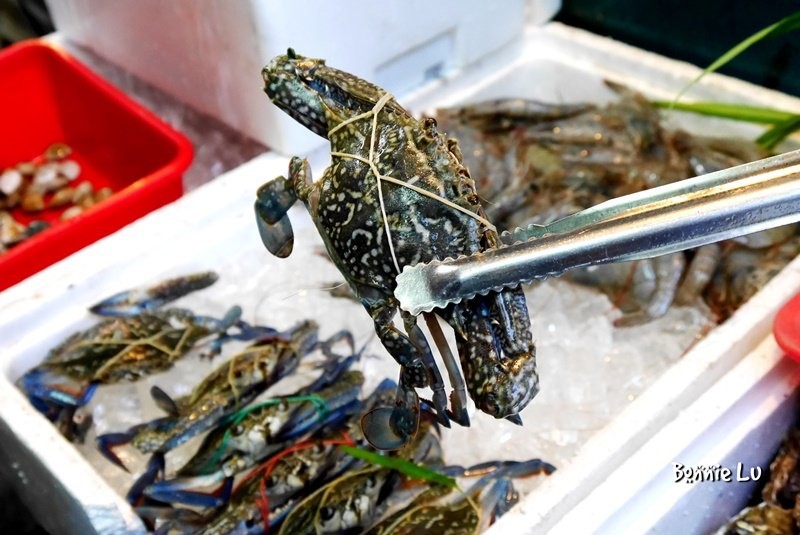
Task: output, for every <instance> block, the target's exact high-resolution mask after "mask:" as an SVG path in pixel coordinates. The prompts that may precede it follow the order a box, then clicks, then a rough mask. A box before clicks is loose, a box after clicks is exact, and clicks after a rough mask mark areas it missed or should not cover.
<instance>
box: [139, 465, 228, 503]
mask: <svg viewBox="0 0 800 535" xmlns="http://www.w3.org/2000/svg"><path fill="white" fill-rule="evenodd" d="M219 475H220V473H219V472H216V473H214V474H213V476H214V477H210V476H197V477H192V478H183V479H173V480H171V481H160V482H158V483H156V484H153V485H150V486H149V487H147V488H146V489H144V495H145V496H147V497H148V498H150V499H152V500H157V501H160V502H165V503H182V504H186V505H192V506H195V507H207V508H208V507H221V506H223V505H225V504H227V503H228V501H229V500H230V497H231V491H232V490H233V480H234V478H233V477H232V476H231V477H226V478H224V479H223V481H222V485H221V486H220V487H219V488H217V489H216V490H215V491H214V492H211V493H209V492H201V491H198V490H191V489H197V488H203V487H209V486H211V485H216V484H217V483H219V481H220V477H219Z"/></svg>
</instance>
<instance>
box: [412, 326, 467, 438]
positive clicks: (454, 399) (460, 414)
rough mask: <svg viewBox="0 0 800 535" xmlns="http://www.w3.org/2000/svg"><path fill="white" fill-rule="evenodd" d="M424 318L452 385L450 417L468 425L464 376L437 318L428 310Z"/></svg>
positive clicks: (462, 424)
mask: <svg viewBox="0 0 800 535" xmlns="http://www.w3.org/2000/svg"><path fill="white" fill-rule="evenodd" d="M422 316H423V317H424V318H425V323H426V324H427V325H428V330H429V331H430V333H431V336H432V337H433V342H434V344H435V345H436V347H437V348H438V349H439V354H440V355H441V356H442V361H444V366H445V368H446V369H447V375H448V377H449V378H450V384H451V385H452V386H453V391H452V393H451V394H450V404H451V406H452V412H451V413H450V415H451V418H452V419H453V420H455V421H456V423H457V424H459V425H461V426H464V427H469V414H467V386H466V384H465V383H464V377H463V376H462V375H461V370H460V369H459V368H458V363H457V362H456V359H455V357H454V356H453V352H452V351H450V347H449V346H448V345H447V340H446V339H445V337H444V333H443V332H442V328H441V327H440V326H439V320H437V319H436V316H435V315H434V314H432V313H430V312H425V313H423V314H422Z"/></svg>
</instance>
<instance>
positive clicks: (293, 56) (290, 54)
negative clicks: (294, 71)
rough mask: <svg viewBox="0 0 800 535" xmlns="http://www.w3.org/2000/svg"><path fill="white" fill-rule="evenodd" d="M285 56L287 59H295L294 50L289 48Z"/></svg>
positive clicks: (295, 53)
mask: <svg viewBox="0 0 800 535" xmlns="http://www.w3.org/2000/svg"><path fill="white" fill-rule="evenodd" d="M286 56H287V57H288V58H289V59H297V52H295V51H294V48H289V49H287V50H286Z"/></svg>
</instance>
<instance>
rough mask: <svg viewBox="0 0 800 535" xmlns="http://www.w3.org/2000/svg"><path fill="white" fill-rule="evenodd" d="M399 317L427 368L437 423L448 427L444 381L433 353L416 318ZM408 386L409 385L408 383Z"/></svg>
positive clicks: (404, 314) (403, 313)
mask: <svg viewBox="0 0 800 535" xmlns="http://www.w3.org/2000/svg"><path fill="white" fill-rule="evenodd" d="M401 316H402V318H403V324H404V325H405V329H406V332H407V333H408V336H409V338H410V339H411V342H412V343H413V344H414V345H415V346H416V347H417V348H418V350H419V353H420V355H422V358H423V361H424V364H425V366H426V367H427V368H428V374H429V375H430V378H431V384H430V387H431V389H432V390H433V406H434V407H435V408H436V416H437V418H439V423H440V424H442V425H443V426H445V427H450V418H449V417H448V415H447V414H448V411H447V393H446V392H445V389H444V381H443V380H442V374H441V372H440V371H439V367H438V366H437V365H436V361H435V360H434V359H433V353H432V352H431V348H430V346H429V345H428V340H427V339H426V338H425V335H424V334H423V333H422V330H421V329H420V328H419V325H417V321H416V318H414V317H413V316H411V315H410V314H408V313H406V312H401ZM409 384H411V383H410V381H409Z"/></svg>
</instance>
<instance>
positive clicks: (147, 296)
mask: <svg viewBox="0 0 800 535" xmlns="http://www.w3.org/2000/svg"><path fill="white" fill-rule="evenodd" d="M217 278H218V276H217V275H216V273H213V272H205V273H197V274H192V275H186V276H182V277H177V278H173V279H168V280H165V281H163V282H161V283H159V284H157V285H155V286H150V287H147V288H137V289H133V290H127V291H124V292H121V293H118V294H115V295H114V296H112V297H109V298H107V299H104V300H103V301H101V302H100V303H98V304H96V305H94V306H92V307H91V308H90V311H91V312H93V313H94V314H96V315H98V316H103V317H107V318H108V319H106V320H103V321H101V322H100V323H98V324H96V325H94V326H92V327H90V328H88V329H86V330H84V331H80V332H76V333H74V334H73V335H71V336H70V337H68V338H67V339H66V340H65V341H64V342H62V343H61V344H59V345H58V346H57V347H55V348H54V349H53V350H51V351H50V353H49V354H48V356H47V357H46V358H45V360H44V361H43V362H42V363H41V364H39V365H38V366H36V367H35V368H33V369H31V370H29V371H28V372H27V373H25V375H23V376H22V377H21V378H20V379H19V380H18V381H17V385H18V386H19V387H20V388H21V389H22V390H23V391H24V392H25V394H26V395H27V396H28V399H29V400H30V401H31V403H32V404H33V405H34V406H35V407H36V408H37V409H38V410H39V411H40V412H41V413H42V414H44V415H45V416H47V418H48V419H50V420H51V421H52V422H54V423H55V424H56V426H57V427H58V428H59V430H60V431H61V432H62V434H64V436H66V437H67V438H68V439H70V440H78V441H81V440H82V439H83V437H84V435H85V433H86V431H87V429H88V427H89V425H90V424H91V418H89V417H88V416H87V415H85V414H82V413H81V412H80V409H81V408H82V407H83V406H84V405H86V404H87V403H88V402H89V401H90V400H91V398H92V396H93V395H94V392H95V391H96V389H97V387H98V386H99V385H102V384H112V383H118V382H124V381H128V382H132V381H137V380H139V379H141V378H142V377H145V376H147V375H151V374H154V373H158V372H162V371H165V370H167V369H169V368H171V367H172V366H173V364H174V363H175V361H176V360H178V359H179V358H181V357H183V356H185V355H186V354H188V353H189V352H190V351H191V350H192V349H194V348H196V347H199V346H201V345H202V346H205V347H206V352H207V354H208V355H210V356H213V355H215V354H217V353H219V351H220V349H221V347H222V345H223V344H224V343H225V342H227V341H229V340H234V339H236V340H249V339H253V338H257V337H259V336H264V335H266V334H270V333H274V332H276V331H274V330H273V329H270V328H268V327H257V326H252V325H249V324H248V323H246V322H244V321H243V320H241V319H240V316H241V312H242V311H241V308H239V307H238V306H234V307H231V309H230V310H229V311H228V312H227V313H226V314H225V316H224V317H223V318H221V319H217V318H212V317H209V316H202V315H198V314H195V313H194V312H192V311H191V310H187V309H183V308H166V309H165V308H162V307H164V305H166V304H167V303H170V302H172V301H174V300H175V299H178V298H180V297H183V296H185V295H187V294H189V293H191V292H194V291H197V290H200V289H203V288H206V287H208V286H210V285H212V284H213V283H214V282H216V280H217Z"/></svg>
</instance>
